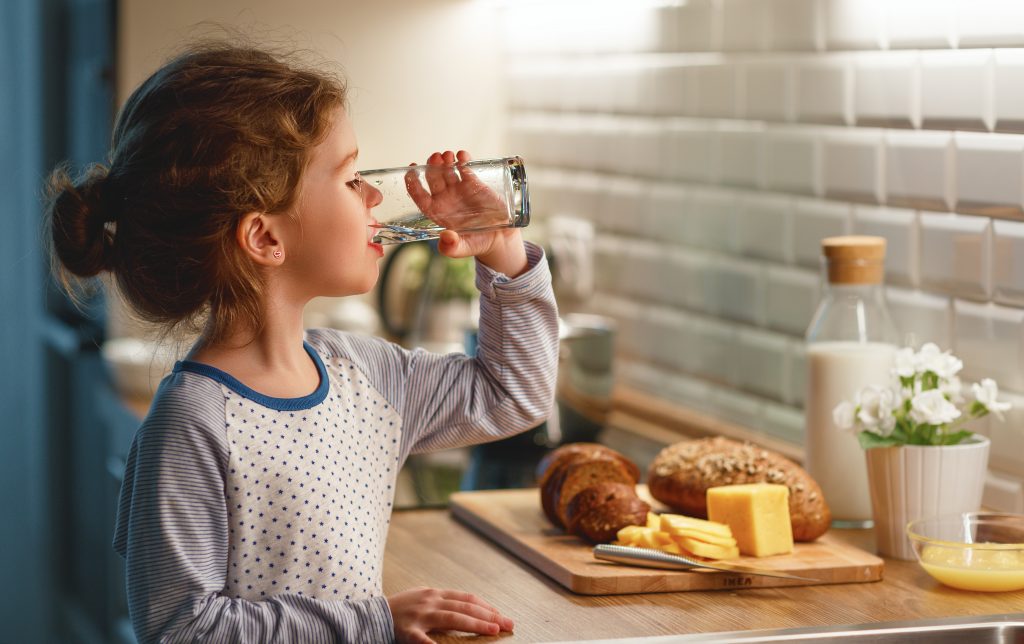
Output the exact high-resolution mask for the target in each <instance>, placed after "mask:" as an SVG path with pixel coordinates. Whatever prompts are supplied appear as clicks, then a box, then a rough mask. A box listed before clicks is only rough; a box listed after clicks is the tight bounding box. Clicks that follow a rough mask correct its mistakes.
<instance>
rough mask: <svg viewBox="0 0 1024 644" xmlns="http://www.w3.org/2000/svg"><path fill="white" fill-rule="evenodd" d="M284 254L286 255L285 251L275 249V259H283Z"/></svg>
mask: <svg viewBox="0 0 1024 644" xmlns="http://www.w3.org/2000/svg"><path fill="white" fill-rule="evenodd" d="M282 255H284V253H282V252H281V251H279V250H275V251H274V259H281V256H282Z"/></svg>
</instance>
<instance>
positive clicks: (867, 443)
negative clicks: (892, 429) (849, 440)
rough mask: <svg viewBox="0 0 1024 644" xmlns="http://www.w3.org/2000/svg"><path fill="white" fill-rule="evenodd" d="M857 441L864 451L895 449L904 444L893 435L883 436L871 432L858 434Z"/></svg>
mask: <svg viewBox="0 0 1024 644" xmlns="http://www.w3.org/2000/svg"><path fill="white" fill-rule="evenodd" d="M857 441H858V442H860V446H861V447H863V448H864V449H871V448H872V447H894V446H897V445H902V444H903V443H902V441H900V440H899V439H898V438H895V437H894V436H892V435H889V436H881V435H879V434H876V433H875V432H869V431H866V430H865V431H863V432H861V433H859V434H857Z"/></svg>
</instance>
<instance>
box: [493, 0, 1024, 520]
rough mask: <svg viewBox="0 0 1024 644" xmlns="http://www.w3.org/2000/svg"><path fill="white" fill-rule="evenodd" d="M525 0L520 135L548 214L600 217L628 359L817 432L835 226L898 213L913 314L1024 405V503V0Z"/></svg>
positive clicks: (796, 433) (998, 483)
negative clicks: (822, 288) (822, 257)
mask: <svg viewBox="0 0 1024 644" xmlns="http://www.w3.org/2000/svg"><path fill="white" fill-rule="evenodd" d="M565 7H569V9H568V16H569V17H570V18H575V19H569V18H562V19H560V20H552V19H551V17H552V15H553V12H558V11H563V10H564V8H565ZM506 12H507V15H506V16H505V17H504V19H503V24H504V25H505V26H506V27H507V33H508V34H509V35H510V36H514V37H510V38H509V39H508V40H507V45H508V47H509V49H510V51H511V52H513V53H514V60H513V61H511V65H510V77H509V89H510V91H509V96H510V108H511V110H512V115H513V116H512V118H511V119H510V124H511V128H512V133H511V134H510V138H511V139H512V140H516V141H518V142H520V143H521V145H520V146H519V149H520V150H521V154H522V155H523V156H524V158H525V159H526V160H527V163H528V164H529V165H530V166H531V195H532V197H533V199H532V201H533V206H534V211H535V213H536V215H537V219H541V220H542V219H543V218H545V217H546V216H551V215H557V214H565V215H573V216H578V217H584V218H587V219H590V220H591V221H593V222H594V225H595V227H596V229H597V235H596V240H595V243H596V249H597V254H596V268H597V275H596V290H597V292H596V295H595V296H594V297H593V298H592V300H591V301H590V303H589V308H591V309H592V310H594V311H597V312H601V313H605V314H608V315H612V316H614V317H616V318H617V319H618V320H619V322H620V325H619V328H620V333H619V350H620V358H621V359H620V363H619V364H620V365H621V367H622V368H621V369H620V371H619V373H620V375H621V376H622V378H623V379H625V380H626V381H627V382H629V383H632V384H635V385H637V386H640V387H643V388H644V389H646V390H648V391H654V392H656V393H658V394H660V395H661V396H663V397H664V398H666V399H670V400H672V401H674V402H677V403H681V404H683V405H688V406H692V407H696V408H698V409H701V410H703V411H706V412H710V413H712V414H714V415H717V416H720V417H723V418H726V419H729V420H731V421H733V422H735V423H739V424H741V425H745V426H747V427H750V428H752V429H754V430H755V431H759V432H764V433H765V434H768V435H772V436H775V437H778V438H782V439H784V440H789V441H792V442H794V443H799V442H801V440H802V433H803V420H802V412H801V406H802V403H803V391H804V386H805V382H804V370H805V360H804V352H803V332H804V329H805V328H806V326H807V324H808V322H809V321H810V316H811V314H812V312H813V310H814V305H815V302H816V299H817V288H818V276H817V261H818V260H817V258H818V255H819V253H820V250H819V244H820V240H821V238H822V237H826V236H829V235H833V234H841V233H844V232H862V233H867V234H874V235H882V236H884V237H886V238H887V239H888V242H889V253H888V257H887V281H888V283H889V284H890V286H891V288H890V289H889V294H890V300H891V303H892V308H893V312H894V314H895V316H896V317H897V321H898V322H899V323H900V325H901V326H902V327H903V328H904V329H905V330H906V331H913V332H914V333H915V335H916V340H917V341H918V342H919V343H920V342H923V341H928V340H931V341H935V342H937V343H939V344H940V345H942V346H943V347H945V348H951V349H952V350H953V351H954V352H955V353H956V354H957V355H958V356H959V357H961V358H962V359H963V360H964V363H965V365H966V366H965V372H964V374H963V375H964V376H965V378H966V379H968V380H975V379H978V378H980V377H984V376H991V377H994V378H996V379H997V380H998V382H999V384H1000V386H1001V387H1002V388H1005V389H1006V390H1007V397H1008V398H1010V399H1011V400H1012V402H1013V403H1014V404H1015V410H1014V412H1013V413H1012V414H1010V416H1009V418H1008V420H1007V422H1005V423H997V422H996V421H994V420H993V421H992V422H988V421H987V419H986V422H983V423H981V426H980V427H979V429H980V430H981V431H986V432H989V433H990V435H991V437H992V440H993V449H992V453H993V457H992V459H991V466H992V480H991V481H990V485H989V490H988V491H987V496H986V503H992V504H993V505H998V506H999V507H1005V508H1008V509H1016V510H1018V511H1020V510H1021V509H1024V494H1022V492H1021V485H1020V481H1021V480H1022V478H1024V295H1022V294H1024V268H1022V266H1024V261H1022V259H1021V257H1022V255H1024V135H1022V134H1021V132H1022V131H1024V127H1022V123H1024V90H1021V87H1024V4H1022V3H1020V2H1017V1H1015V0H945V1H943V2H934V1H924V0H884V1H882V0H688V1H687V2H672V1H667V0H663V1H655V0H651V1H646V2H644V1H640V0H638V1H637V2H634V3H627V2H603V3H602V2H591V3H588V4H582V3H574V2H570V1H569V0H561V1H555V0H552V1H551V2H547V3H527V2H523V3H520V4H515V5H513V4H509V5H507V7H506ZM536 26H540V27H541V28H531V27H536Z"/></svg>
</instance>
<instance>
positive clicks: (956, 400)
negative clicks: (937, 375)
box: [939, 376, 964, 405]
mask: <svg viewBox="0 0 1024 644" xmlns="http://www.w3.org/2000/svg"><path fill="white" fill-rule="evenodd" d="M962 390H963V383H961V382H960V378H959V376H953V377H952V378H949V379H948V380H942V381H940V382H939V391H941V392H942V393H944V394H946V398H948V399H949V400H950V401H951V402H952V403H953V404H954V405H959V404H961V403H963V402H964V397H963V395H962V394H961V393H960V392H961V391H962Z"/></svg>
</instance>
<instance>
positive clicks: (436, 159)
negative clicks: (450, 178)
mask: <svg viewBox="0 0 1024 644" xmlns="http://www.w3.org/2000/svg"><path fill="white" fill-rule="evenodd" d="M443 164H444V155H443V154H441V153H440V152H435V153H433V154H431V155H430V156H429V157H428V158H427V168H426V170H425V171H424V176H425V178H426V180H427V187H429V188H430V192H431V194H435V195H436V194H437V193H438V192H441V191H442V190H444V188H445V186H446V185H447V183H446V182H445V179H444V167H443Z"/></svg>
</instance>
